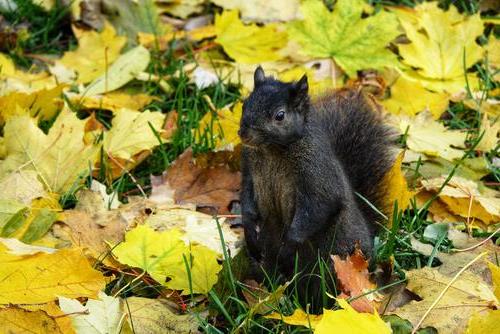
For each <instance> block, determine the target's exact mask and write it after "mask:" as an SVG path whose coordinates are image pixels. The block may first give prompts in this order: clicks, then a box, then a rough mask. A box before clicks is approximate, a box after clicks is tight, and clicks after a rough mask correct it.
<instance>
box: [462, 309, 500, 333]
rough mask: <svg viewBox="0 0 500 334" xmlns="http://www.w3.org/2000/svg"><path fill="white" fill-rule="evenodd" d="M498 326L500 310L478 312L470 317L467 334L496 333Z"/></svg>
mask: <svg viewBox="0 0 500 334" xmlns="http://www.w3.org/2000/svg"><path fill="white" fill-rule="evenodd" d="M498 324H500V310H487V311H484V312H477V313H474V314H473V315H472V316H471V317H470V319H469V324H468V325H467V330H466V331H465V334H491V333H496V332H497V331H498Z"/></svg>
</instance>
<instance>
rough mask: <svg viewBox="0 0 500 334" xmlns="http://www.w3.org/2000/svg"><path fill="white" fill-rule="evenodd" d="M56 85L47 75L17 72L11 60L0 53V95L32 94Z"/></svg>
mask: <svg viewBox="0 0 500 334" xmlns="http://www.w3.org/2000/svg"><path fill="white" fill-rule="evenodd" d="M56 85H57V80H56V79H55V78H54V77H53V76H51V75H50V74H49V73H47V72H45V71H41V72H36V73H34V72H25V71H22V70H17V69H16V67H15V65H14V62H13V61H12V59H10V58H9V57H8V56H6V55H5V54H3V53H0V95H5V94H8V93H11V92H16V91H19V92H23V93H32V92H36V91H37V90H40V89H44V88H45V89H50V88H53V87H54V86H56Z"/></svg>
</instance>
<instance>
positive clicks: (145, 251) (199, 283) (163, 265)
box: [113, 225, 222, 294]
mask: <svg viewBox="0 0 500 334" xmlns="http://www.w3.org/2000/svg"><path fill="white" fill-rule="evenodd" d="M181 238H182V233H181V232H180V231H179V230H177V229H171V230H168V231H165V232H155V231H154V230H153V229H151V228H150V227H148V226H146V225H139V226H138V227H136V228H135V229H133V230H132V231H130V232H128V233H127V234H126V236H125V242H123V243H121V244H119V245H118V246H117V247H116V248H114V250H113V254H115V256H116V257H117V260H118V261H120V262H121V263H124V264H127V265H129V266H132V267H138V268H141V269H143V270H144V271H146V272H147V273H149V274H150V275H151V277H153V278H154V279H155V280H156V281H157V282H159V283H161V284H163V285H165V286H167V287H168V288H171V289H178V290H183V294H189V293H190V292H191V291H192V292H193V293H207V292H208V291H210V289H211V288H212V286H213V285H214V284H215V283H216V282H217V273H218V272H219V271H220V270H221V269H222V266H221V265H219V264H218V263H217V258H218V256H217V253H216V252H214V251H212V250H210V249H209V248H207V247H205V246H201V245H191V246H190V247H189V248H188V247H187V246H186V244H185V243H184V241H182V239H181ZM185 260H186V261H187V265H188V267H189V275H190V276H189V275H188V272H187V271H186V262H185ZM167 278H169V279H168V280H167ZM190 279H191V284H192V285H191V286H190V285H189V282H190ZM191 289H192V290H191Z"/></svg>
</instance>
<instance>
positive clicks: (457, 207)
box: [422, 176, 500, 225]
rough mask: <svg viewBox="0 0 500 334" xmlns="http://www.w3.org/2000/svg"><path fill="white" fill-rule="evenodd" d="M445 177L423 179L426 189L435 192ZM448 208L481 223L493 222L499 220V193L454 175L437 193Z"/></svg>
mask: <svg viewBox="0 0 500 334" xmlns="http://www.w3.org/2000/svg"><path fill="white" fill-rule="evenodd" d="M444 180H445V177H439V178H435V179H431V180H423V181H422V185H423V186H424V188H425V189H426V190H427V191H430V192H436V191H437V190H438V189H440V188H441V186H442V184H443V182H444ZM438 196H439V199H440V200H441V201H443V202H444V203H445V204H446V206H447V207H448V209H449V210H450V211H451V212H453V213H454V214H457V215H459V216H462V217H472V218H477V219H480V220H481V221H482V222H483V223H485V224H487V225H489V224H495V223H497V222H498V221H500V195H499V193H498V191H495V190H493V189H488V188H485V187H482V189H481V190H480V189H479V186H478V184H477V183H476V182H474V181H471V180H467V179H464V178H462V177H459V176H454V177H452V178H451V180H450V181H449V182H448V183H447V184H446V185H445V186H444V188H443V189H442V190H441V192H440V193H439V194H438Z"/></svg>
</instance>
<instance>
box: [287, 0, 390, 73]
mask: <svg viewBox="0 0 500 334" xmlns="http://www.w3.org/2000/svg"><path fill="white" fill-rule="evenodd" d="M365 6H366V4H365V2H364V1H362V0H355V1H352V0H351V1H349V0H339V1H337V2H336V4H335V7H334V9H333V11H332V12H330V11H329V10H328V9H327V8H326V7H325V5H324V4H323V3H322V2H321V1H314V0H308V1H304V2H303V3H302V4H301V6H300V11H301V13H302V15H303V17H304V20H303V21H294V22H291V23H289V24H288V26H287V31H288V34H289V36H290V38H291V39H293V40H295V41H296V42H298V43H299V44H300V45H301V47H302V49H301V52H303V53H304V54H306V55H308V56H311V57H314V58H333V59H334V60H335V62H337V63H338V64H339V65H340V67H342V69H343V70H344V71H345V72H346V73H347V74H348V75H349V76H351V77H352V76H355V75H356V71H358V70H361V69H367V68H371V69H381V68H383V67H385V66H395V65H396V56H395V55H394V54H393V53H391V52H390V51H389V50H388V49H387V48H386V46H387V45H388V44H389V43H390V42H391V41H392V40H393V39H395V38H396V37H397V36H398V35H399V32H398V30H397V26H398V25H397V19H396V17H395V15H394V14H392V13H387V12H385V11H383V10H382V11H380V12H379V13H378V14H376V15H373V16H368V17H367V18H362V14H363V10H364V9H365V8H366V7H365Z"/></svg>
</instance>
